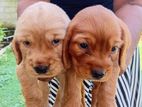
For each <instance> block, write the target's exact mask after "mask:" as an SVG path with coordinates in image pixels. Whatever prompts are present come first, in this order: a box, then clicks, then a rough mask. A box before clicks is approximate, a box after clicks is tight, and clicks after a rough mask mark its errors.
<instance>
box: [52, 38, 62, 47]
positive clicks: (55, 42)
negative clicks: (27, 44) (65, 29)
mask: <svg viewBox="0 0 142 107" xmlns="http://www.w3.org/2000/svg"><path fill="white" fill-rule="evenodd" d="M59 43H60V40H59V39H54V40H53V41H52V44H53V45H54V46H57V45H58V44H59Z"/></svg>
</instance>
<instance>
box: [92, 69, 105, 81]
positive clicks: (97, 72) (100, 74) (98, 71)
mask: <svg viewBox="0 0 142 107" xmlns="http://www.w3.org/2000/svg"><path fill="white" fill-rule="evenodd" d="M104 75H105V71H104V70H103V69H93V70H92V76H93V77H94V78H96V79H101V78H102V77H103V76H104Z"/></svg>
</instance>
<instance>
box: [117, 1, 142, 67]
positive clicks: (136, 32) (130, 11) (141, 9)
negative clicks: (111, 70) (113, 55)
mask: <svg viewBox="0 0 142 107" xmlns="http://www.w3.org/2000/svg"><path fill="white" fill-rule="evenodd" d="M114 9H115V13H116V15H117V16H118V17H119V18H120V19H122V20H123V21H124V22H125V24H126V25H127V26H128V28H129V30H130V33H131V39H132V42H131V46H130V48H129V51H128V55H127V65H128V64H129V63H130V59H131V57H132V55H133V53H134V50H135V49H136V47H137V44H138V41H139V39H140V32H141V31H142V0H114Z"/></svg>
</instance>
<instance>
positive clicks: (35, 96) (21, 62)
mask: <svg viewBox="0 0 142 107" xmlns="http://www.w3.org/2000/svg"><path fill="white" fill-rule="evenodd" d="M69 21H70V19H69V17H68V16H67V15H66V13H65V12H64V11H63V10H62V9H61V8H59V7H58V6H56V5H54V4H51V3H46V2H38V3H35V4H33V5H31V6H29V7H28V8H27V9H26V10H25V11H24V12H23V14H22V15H21V17H20V18H19V19H18V22H17V26H16V31H15V34H14V39H13V41H12V48H13V51H14V54H15V57H16V61H17V69H16V71H17V76H18V78H19V80H20V83H21V87H22V91H23V95H24V97H25V102H26V107H48V94H49V87H48V81H50V80H51V79H52V78H54V77H55V76H57V78H59V79H62V73H63V71H64V68H63V64H62V61H61V56H62V42H63V39H64V36H65V33H66V28H67V26H68V23H69ZM59 81H61V80H59ZM61 84H62V83H61ZM56 103H57V104H56V106H57V107H59V105H58V104H59V103H60V102H56Z"/></svg>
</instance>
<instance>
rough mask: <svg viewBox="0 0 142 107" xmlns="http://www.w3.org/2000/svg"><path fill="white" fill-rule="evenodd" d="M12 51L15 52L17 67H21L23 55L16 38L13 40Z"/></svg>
mask: <svg viewBox="0 0 142 107" xmlns="http://www.w3.org/2000/svg"><path fill="white" fill-rule="evenodd" d="M12 50H13V52H14V55H15V57H16V63H17V65H19V64H20V63H21V61H22V53H21V50H20V47H19V44H18V42H17V40H16V38H14V39H13V40H12Z"/></svg>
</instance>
